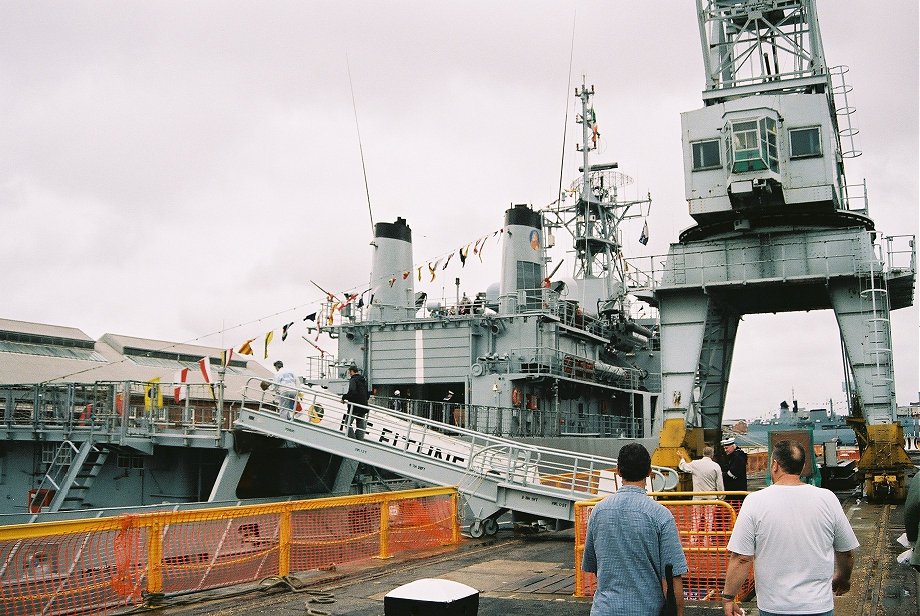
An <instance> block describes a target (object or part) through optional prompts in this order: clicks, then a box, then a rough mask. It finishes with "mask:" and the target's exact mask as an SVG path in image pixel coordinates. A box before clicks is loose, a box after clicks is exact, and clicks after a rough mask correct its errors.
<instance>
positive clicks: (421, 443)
mask: <svg viewBox="0 0 920 616" xmlns="http://www.w3.org/2000/svg"><path fill="white" fill-rule="evenodd" d="M262 383H263V381H261V380H258V379H252V380H250V382H249V383H248V384H247V386H246V387H245V388H244V393H243V407H242V409H241V410H240V412H239V414H238V417H237V419H236V422H235V427H236V428H238V429H242V430H247V431H250V432H255V433H258V434H263V435H266V436H273V437H277V438H281V439H284V440H287V441H290V442H293V443H298V444H300V445H304V446H307V447H311V448H314V449H318V450H321V451H325V452H328V453H331V454H334V455H337V456H340V457H342V458H345V459H350V460H356V461H358V462H363V463H365V464H368V465H371V466H374V467H377V468H381V469H385V470H388V471H391V472H394V473H397V474H399V475H402V476H404V477H408V478H411V479H415V480H418V481H423V482H426V483H429V484H434V485H442V486H457V489H458V491H459V492H460V494H461V496H462V497H463V498H465V501H466V504H467V506H468V507H469V510H470V511H471V512H472V514H473V516H474V520H473V521H472V523H471V525H470V533H471V534H473V535H474V536H481V534H482V533H486V534H494V532H495V531H496V530H497V528H498V527H497V523H496V519H497V518H498V517H499V516H501V515H502V514H504V513H505V512H508V511H511V512H513V513H514V514H523V515H524V516H528V517H531V518H536V519H541V520H554V521H557V522H559V521H561V522H563V523H572V522H574V519H575V506H574V505H575V503H576V502H578V501H582V500H587V499H592V498H596V497H597V496H602V495H604V494H609V493H612V492H614V491H615V490H616V489H617V487H619V476H618V475H617V474H616V473H615V469H616V460H615V459H614V458H605V457H600V456H593V455H588V454H582V453H575V452H571V451H565V450H560V449H551V448H548V447H540V446H537V445H530V444H526V443H520V442H517V441H513V440H510V439H504V438H500V437H496V436H490V435H487V434H483V433H481V432H475V431H473V430H468V429H465V428H461V427H458V426H454V425H451V424H447V423H441V422H438V421H432V420H429V419H425V418H422V417H415V416H413V415H407V414H406V413H403V412H400V411H393V410H390V409H387V408H384V407H380V406H375V405H369V406H368V407H367V409H368V416H367V426H366V434H365V435H364V438H363V439H361V440H358V439H356V438H354V437H353V436H349V427H348V419H349V418H348V410H347V405H346V404H345V403H343V402H342V401H341V399H340V397H339V396H337V395H335V394H333V393H330V392H329V391H328V390H325V389H321V388H314V387H301V388H298V389H296V390H294V389H292V390H290V392H291V393H293V392H295V391H296V408H295V410H294V412H292V413H288V412H281V413H279V408H278V401H279V400H282V396H281V394H283V393H285V392H283V391H281V392H279V391H277V386H272V388H271V389H269V390H268V391H263V389H262V387H261V384H262ZM288 397H290V395H289V396H288ZM650 484H651V485H650V486H649V487H650V489H653V490H656V491H661V490H670V489H673V488H674V487H676V485H677V473H676V471H674V470H673V469H670V468H662V467H653V469H652V477H651V480H650Z"/></svg>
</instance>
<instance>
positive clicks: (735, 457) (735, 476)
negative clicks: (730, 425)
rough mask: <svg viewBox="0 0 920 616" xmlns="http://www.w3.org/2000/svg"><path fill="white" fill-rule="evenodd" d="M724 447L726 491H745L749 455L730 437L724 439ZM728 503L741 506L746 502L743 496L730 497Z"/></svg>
mask: <svg viewBox="0 0 920 616" xmlns="http://www.w3.org/2000/svg"><path fill="white" fill-rule="evenodd" d="M722 447H723V448H724V450H725V462H724V463H723V465H722V478H723V479H724V483H725V490H726V491H729V492H733V491H744V492H746V491H747V489H748V487H747V453H745V451H744V450H743V449H740V448H739V447H738V446H737V445H735V439H734V438H733V437H728V438H724V439H722ZM725 500H727V501H735V503H736V505H737V506H740V505H741V501H743V500H744V497H743V496H729V497H726V499H725Z"/></svg>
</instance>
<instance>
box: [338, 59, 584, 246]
mask: <svg viewBox="0 0 920 616" xmlns="http://www.w3.org/2000/svg"><path fill="white" fill-rule="evenodd" d="M345 68H346V70H347V71H348V87H349V88H350V89H351V109H352V111H354V114H355V132H356V133H357V134H358V152H360V153H361V173H363V174H364V194H365V195H367V214H368V216H370V219H371V237H373V236H374V210H373V209H372V208H371V191H370V189H369V188H368V187H367V167H366V166H365V165H364V146H363V145H362V144H361V127H360V126H359V125H358V105H357V104H356V103H355V85H354V83H352V81H351V63H350V62H349V61H348V52H347V51H346V52H345ZM570 70H571V69H570Z"/></svg>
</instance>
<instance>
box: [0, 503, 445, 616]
mask: <svg viewBox="0 0 920 616" xmlns="http://www.w3.org/2000/svg"><path fill="white" fill-rule="evenodd" d="M459 540H460V531H459V523H458V518H457V492H456V490H455V489H453V488H428V489H423V490H406V491H402V492H387V493H382V494H369V495H362V496H349V497H337V498H325V499H316V500H309V501H297V502H291V503H277V504H266V505H252V506H245V507H222V508H213V509H201V510H194V511H180V512H163V513H150V514H141V515H126V516H120V517H117V518H102V519H88V520H73V521H65V522H48V523H44V524H23V525H16V526H7V527H0V614H3V615H9V616H20V615H32V614H79V613H92V614H103V613H107V612H110V611H112V610H114V609H123V608H126V607H132V606H138V605H141V604H143V603H144V600H145V597H146V596H147V595H150V594H160V593H162V594H166V595H169V594H172V593H188V592H194V591H198V590H206V589H212V588H218V587H224V586H230V585H234V584H240V583H247V582H256V581H259V580H261V579H263V578H265V577H268V576H275V575H278V576H284V575H288V574H289V573H292V572H301V571H309V570H313V569H326V568H329V567H331V566H333V565H339V564H343V563H351V562H357V561H360V560H364V559H367V558H371V557H387V556H390V555H393V554H397V553H400V552H409V551H413V550H420V549H427V548H431V547H437V546H441V545H451V544H452V545H456V544H458V543H459Z"/></svg>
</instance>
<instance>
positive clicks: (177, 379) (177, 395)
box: [173, 368, 188, 404]
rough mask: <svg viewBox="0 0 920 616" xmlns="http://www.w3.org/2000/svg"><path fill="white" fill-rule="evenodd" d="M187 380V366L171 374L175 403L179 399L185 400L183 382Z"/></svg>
mask: <svg viewBox="0 0 920 616" xmlns="http://www.w3.org/2000/svg"><path fill="white" fill-rule="evenodd" d="M186 381H188V368H183V369H182V370H179V371H178V372H176V373H175V374H174V375H173V383H174V384H175V387H173V400H175V401H176V404H179V402H180V401H181V400H185V385H183V383H185V382H186Z"/></svg>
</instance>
